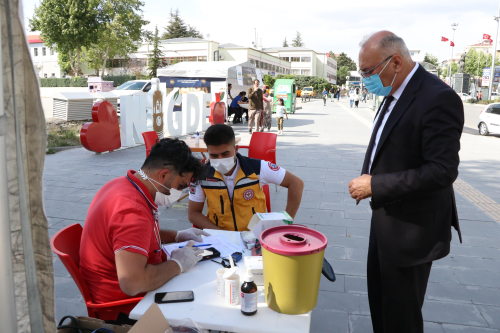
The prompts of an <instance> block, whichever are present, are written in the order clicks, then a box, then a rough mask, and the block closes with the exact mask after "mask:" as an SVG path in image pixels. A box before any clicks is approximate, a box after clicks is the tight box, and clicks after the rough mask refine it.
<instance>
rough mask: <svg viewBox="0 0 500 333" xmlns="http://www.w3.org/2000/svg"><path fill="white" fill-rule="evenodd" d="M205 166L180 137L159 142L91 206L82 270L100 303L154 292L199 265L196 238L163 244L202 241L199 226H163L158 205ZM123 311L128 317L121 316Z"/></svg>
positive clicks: (113, 315) (114, 314) (109, 314)
mask: <svg viewBox="0 0 500 333" xmlns="http://www.w3.org/2000/svg"><path fill="white" fill-rule="evenodd" d="M200 171H201V164H200V161H199V160H198V159H196V158H195V157H194V156H193V155H192V154H191V150H190V149H189V147H188V146H187V145H186V144H185V143H184V142H183V141H180V140H178V139H170V138H168V139H163V140H160V142H158V143H157V144H156V145H154V146H153V148H152V149H151V153H150V154H149V156H148V157H147V158H146V161H145V162H144V164H143V166H142V168H141V169H140V170H139V171H138V172H135V171H133V170H129V171H127V175H126V176H123V177H119V178H116V179H113V180H111V181H110V182H108V183H107V184H106V185H104V186H103V187H102V189H101V190H100V191H99V192H98V193H97V194H96V196H95V197H94V200H93V201H92V203H91V204H90V207H89V211H88V214H87V218H86V220H85V225H84V227H83V234H82V239H81V245H80V271H81V273H82V275H83V277H84V279H85V281H86V283H87V286H88V288H89V290H90V294H91V296H92V300H93V301H94V302H95V303H105V302H111V301H118V300H123V299H128V298H133V297H137V296H142V295H144V293H146V292H148V291H151V290H155V289H157V288H158V287H160V286H162V285H163V284H164V283H165V282H167V281H169V280H170V279H172V278H173V277H175V276H176V275H179V274H181V273H183V272H185V271H187V270H188V269H189V268H191V267H192V266H194V265H195V264H196V263H197V262H198V261H199V260H200V259H201V256H198V254H200V253H201V252H203V251H202V250H200V249H197V248H193V247H192V245H193V244H194V243H193V242H190V243H188V245H187V246H186V247H184V248H182V249H177V250H174V251H173V252H172V255H171V257H170V260H168V261H167V260H166V255H165V253H164V251H162V243H174V242H182V241H187V240H196V241H200V242H201V241H202V238H201V235H205V236H208V235H209V234H207V233H206V232H204V231H203V230H199V229H193V228H191V229H187V230H182V231H178V232H177V231H172V230H160V229H159V225H158V212H157V209H158V206H169V205H171V204H173V203H174V202H175V201H176V200H177V199H178V198H179V197H180V194H181V190H182V189H184V188H186V187H187V186H188V184H189V183H190V181H191V179H193V178H197V177H198V175H199V173H200ZM135 305H136V304H132V305H126V306H120V307H115V308H113V309H111V310H107V311H101V312H98V317H99V318H100V319H103V320H106V321H111V322H116V321H117V318H118V316H119V315H120V318H125V320H126V319H127V318H128V314H129V313H130V311H131V310H132V309H133V308H134V306H135ZM120 313H123V314H125V315H126V316H124V315H122V314H120Z"/></svg>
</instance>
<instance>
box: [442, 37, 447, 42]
mask: <svg viewBox="0 0 500 333" xmlns="http://www.w3.org/2000/svg"><path fill="white" fill-rule="evenodd" d="M441 41H442V42H447V41H449V39H448V38H446V37H441Z"/></svg>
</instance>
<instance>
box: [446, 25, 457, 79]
mask: <svg viewBox="0 0 500 333" xmlns="http://www.w3.org/2000/svg"><path fill="white" fill-rule="evenodd" d="M457 26H458V23H452V24H451V28H452V29H453V38H452V39H451V41H452V42H453V45H455V30H457ZM454 47H455V46H452V47H451V58H450V65H449V67H448V73H450V80H449V81H448V82H449V84H450V87H451V63H452V62H453V48H454Z"/></svg>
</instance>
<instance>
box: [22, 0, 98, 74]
mask: <svg viewBox="0 0 500 333" xmlns="http://www.w3.org/2000/svg"><path fill="white" fill-rule="evenodd" d="M99 7H100V1H99V0H43V1H42V2H41V3H40V5H39V6H37V7H35V13H34V15H33V17H32V18H31V19H30V20H29V26H30V29H31V31H40V32H41V33H40V37H41V38H42V40H43V42H44V43H45V45H52V47H53V48H54V49H55V50H56V51H57V52H58V53H64V54H67V55H68V57H69V63H70V66H71V69H72V70H73V72H74V73H75V75H80V74H81V72H82V71H81V51H82V49H83V48H84V47H90V45H91V44H93V43H96V42H97V39H98V34H99V31H100V29H101V27H102V24H103V18H102V17H101V12H100V8H99Z"/></svg>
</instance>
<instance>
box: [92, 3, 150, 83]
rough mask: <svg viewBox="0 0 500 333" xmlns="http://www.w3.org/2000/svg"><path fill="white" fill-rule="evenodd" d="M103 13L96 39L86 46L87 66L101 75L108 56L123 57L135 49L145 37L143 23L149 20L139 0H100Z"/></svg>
mask: <svg viewBox="0 0 500 333" xmlns="http://www.w3.org/2000/svg"><path fill="white" fill-rule="evenodd" d="M101 1H102V3H101V11H102V15H101V16H102V17H104V18H105V22H104V24H103V27H102V28H101V29H100V31H99V36H98V41H97V42H96V43H93V44H92V45H91V46H90V47H89V48H86V50H85V60H86V61H87V63H88V67H89V68H91V69H95V70H96V74H97V75H99V69H100V70H101V75H102V76H104V71H105V69H106V64H109V62H108V60H109V59H113V58H115V57H116V56H121V57H125V56H126V55H127V54H129V53H133V52H135V51H137V49H138V47H139V44H138V42H140V41H141V39H142V38H143V37H144V34H145V32H144V31H143V30H142V27H143V26H144V25H146V24H148V23H149V22H148V21H145V20H143V16H142V7H143V6H144V2H142V1H140V0H101Z"/></svg>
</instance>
